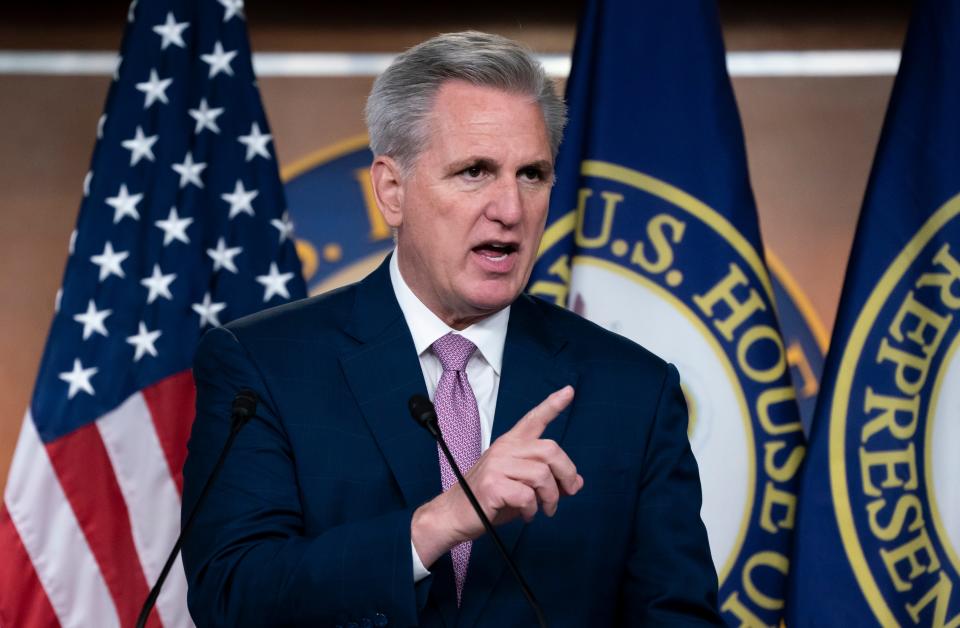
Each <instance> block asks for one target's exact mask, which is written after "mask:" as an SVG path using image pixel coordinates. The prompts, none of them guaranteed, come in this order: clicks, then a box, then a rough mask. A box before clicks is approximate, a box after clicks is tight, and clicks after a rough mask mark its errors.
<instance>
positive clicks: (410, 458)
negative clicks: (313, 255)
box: [340, 256, 457, 626]
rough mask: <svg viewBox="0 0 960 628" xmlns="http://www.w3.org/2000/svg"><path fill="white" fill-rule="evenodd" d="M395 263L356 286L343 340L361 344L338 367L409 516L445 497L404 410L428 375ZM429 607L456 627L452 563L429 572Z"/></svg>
mask: <svg viewBox="0 0 960 628" xmlns="http://www.w3.org/2000/svg"><path fill="white" fill-rule="evenodd" d="M389 262H390V256H387V259H386V260H384V262H383V263H382V264H381V265H380V267H379V268H378V269H377V270H376V271H374V272H373V273H372V274H371V275H370V276H369V277H367V278H366V279H364V280H363V281H362V282H361V283H360V284H359V285H358V286H357V299H356V302H355V305H354V310H353V313H352V315H351V318H350V324H349V326H348V327H347V329H346V332H347V333H348V334H349V335H350V336H352V337H353V338H354V339H356V340H357V341H358V344H357V345H356V346H354V347H351V348H350V349H348V350H346V351H344V352H343V353H341V355H340V365H341V367H342V368H343V372H344V376H345V377H346V380H347V383H348V385H349V386H350V389H351V391H352V392H353V395H354V398H355V399H356V400H357V404H358V405H359V406H360V411H361V412H362V413H363V418H364V420H365V421H366V422H367V425H368V426H369V428H370V431H371V432H372V433H373V437H374V439H375V440H376V441H377V445H378V447H379V448H380V451H381V452H382V454H383V457H384V458H385V459H386V461H387V465H388V466H389V467H390V471H391V472H392V473H393V477H394V479H395V480H396V482H397V485H398V486H399V487H400V492H401V493H402V494H403V499H404V501H405V502H406V504H407V507H408V508H417V507H418V506H420V505H421V504H423V503H425V502H427V501H429V500H431V499H433V498H434V497H436V496H437V495H439V494H440V491H441V488H442V486H441V483H440V463H439V458H438V456H439V453H438V451H437V444H436V442H434V440H433V439H432V438H431V437H430V435H429V434H428V433H427V432H426V431H425V430H424V429H423V428H421V427H420V426H419V425H417V424H416V423H415V422H414V421H413V419H412V418H410V415H409V413H408V410H407V401H408V400H409V399H410V396H411V395H413V394H421V395H424V396H426V394H427V390H426V386H425V384H424V381H423V370H422V369H421V367H420V360H419V358H418V357H417V351H416V348H415V347H414V345H413V337H412V336H411V335H410V329H409V327H407V324H406V321H405V320H404V318H403V312H402V311H401V310H400V305H399V304H398V303H397V299H396V296H395V294H394V292H393V285H392V283H391V280H390V268H389ZM431 572H432V576H431V577H432V578H433V583H432V584H431V586H430V597H429V602H428V603H429V604H435V605H436V607H437V609H438V610H439V612H440V614H441V616H442V618H443V621H444V623H445V624H446V625H447V626H454V625H455V624H456V621H457V603H456V600H457V594H456V589H455V588H454V578H453V563H452V561H451V560H450V555H449V554H447V555H445V556H443V557H441V558H440V560H438V561H437V562H436V563H435V564H434V565H433V566H432V568H431Z"/></svg>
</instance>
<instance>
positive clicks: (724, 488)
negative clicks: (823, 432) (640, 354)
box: [529, 0, 805, 625]
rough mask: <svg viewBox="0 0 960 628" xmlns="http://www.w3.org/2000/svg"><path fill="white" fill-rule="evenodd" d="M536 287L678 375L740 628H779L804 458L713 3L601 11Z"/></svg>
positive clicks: (573, 91)
mask: <svg viewBox="0 0 960 628" xmlns="http://www.w3.org/2000/svg"><path fill="white" fill-rule="evenodd" d="M567 98H568V102H569V104H570V123H569V127H568V129H567V132H566V135H565V138H564V143H563V145H562V147H561V150H560V156H559V159H558V170H557V183H556V186H555V189H554V194H553V198H552V201H551V207H550V217H549V220H548V226H547V230H546V233H545V236H544V241H543V243H542V245H541V257H540V258H539V260H538V263H537V266H536V267H535V269H534V276H533V278H532V280H531V283H530V286H529V289H530V291H531V292H533V293H534V294H538V295H540V296H543V297H545V298H549V299H553V300H555V301H557V302H560V303H567V304H568V306H569V307H570V308H572V309H573V310H575V311H577V312H579V313H581V314H583V315H584V316H586V317H588V318H590V319H592V320H593V321H595V322H597V323H599V324H601V325H603V326H605V327H607V328H609V329H612V330H614V331H617V332H619V333H621V334H623V335H625V336H627V337H629V338H632V339H634V340H636V341H638V342H640V343H641V344H643V345H644V346H646V347H648V348H649V349H651V350H653V351H654V352H656V353H658V354H659V355H661V356H663V357H664V358H666V359H668V360H670V361H671V362H674V363H675V364H676V365H677V367H678V368H679V371H680V375H681V380H682V382H683V387H684V392H685V394H686V397H687V401H688V405H689V409H690V418H691V420H690V426H689V434H690V440H691V445H692V447H693V451H694V454H695V455H696V458H697V461H698V463H699V466H700V479H701V483H702V486H703V494H704V502H703V509H702V517H703V519H704V522H705V524H706V526H707V532H708V535H709V538H710V545H711V551H712V554H713V559H714V564H715V565H716V568H717V572H718V574H719V578H720V606H721V610H722V614H723V617H724V618H725V620H726V621H727V622H729V623H730V624H731V625H769V624H776V623H778V621H779V619H780V618H781V615H782V612H783V608H784V603H785V601H784V598H785V595H784V593H785V588H786V576H787V572H788V570H789V554H790V547H791V543H792V535H793V527H794V521H795V513H796V503H797V476H798V470H799V468H800V465H801V461H802V459H803V456H804V453H805V450H804V440H803V432H802V427H801V421H800V418H799V414H798V409H797V405H796V394H795V391H794V387H793V385H792V383H791V373H790V369H789V367H788V362H787V356H786V350H785V347H784V343H783V341H782V339H781V335H780V332H779V329H778V326H777V321H776V317H775V312H774V295H773V290H772V287H771V281H770V277H769V274H768V271H767V268H766V265H765V263H764V256H763V246H762V243H761V239H760V231H759V228H758V224H757V214H756V208H755V206H754V200H753V194H752V191H751V188H750V182H749V177H748V174H747V163H746V156H745V150H744V143H743V134H742V130H741V127H740V119H739V115H738V113H737V108H736V104H735V101H734V97H733V92H732V88H731V84H730V79H729V77H728V75H727V71H726V65H725V53H724V47H723V41H722V38H721V33H720V25H719V19H718V16H717V9H716V5H715V3H714V2H712V1H707V0H699V1H691V2H658V1H652V0H651V1H637V0H608V1H605V2H604V1H600V0H594V1H591V2H588V3H587V7H586V9H585V13H584V16H583V18H582V21H581V23H580V27H579V31H578V35H577V43H576V49H575V52H574V58H573V68H572V73H571V76H570V80H569V83H568V85H567Z"/></svg>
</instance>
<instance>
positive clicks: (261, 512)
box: [181, 328, 430, 627]
mask: <svg viewBox="0 0 960 628" xmlns="http://www.w3.org/2000/svg"><path fill="white" fill-rule="evenodd" d="M194 378H195V381H196V385H197V414H196V419H195V422H194V426H193V430H192V433H191V436H190V442H189V446H188V455H187V461H186V464H185V466H184V492H183V497H184V499H183V509H182V515H181V520H182V521H183V522H186V520H187V516H188V514H189V513H190V512H191V511H192V509H193V507H194V504H195V503H196V501H197V498H198V496H199V495H200V492H201V490H202V489H203V485H204V483H205V482H206V481H207V478H208V476H209V475H210V472H211V470H212V468H213V466H214V463H215V462H216V460H217V457H218V456H219V455H220V451H221V449H222V448H223V445H224V443H225V442H226V439H227V435H228V433H229V425H230V407H231V403H232V400H233V397H234V396H235V395H236V393H237V391H239V390H240V389H241V388H244V387H247V388H251V389H253V390H254V391H255V392H256V393H257V395H258V397H259V398H260V401H259V405H258V406H257V411H256V415H255V417H254V418H253V419H252V420H251V421H250V422H249V423H248V424H247V425H246V426H245V427H244V428H243V429H242V430H241V431H240V433H239V435H238V436H237V438H236V441H235V443H234V446H233V449H232V451H231V452H230V453H229V454H228V456H227V458H226V461H225V464H224V465H223V469H222V471H221V472H220V475H219V476H218V477H217V478H216V481H215V483H214V485H213V486H212V488H211V491H210V496H209V498H208V500H207V502H206V504H205V505H204V506H203V507H202V509H201V510H200V511H199V512H198V514H197V517H196V521H195V523H194V528H193V530H192V533H191V534H190V536H189V538H188V539H187V540H186V541H185V543H184V545H183V564H184V569H185V571H186V576H187V583H188V587H189V592H188V604H189V608H190V613H191V615H192V616H193V618H194V621H195V622H196V624H197V626H199V627H204V626H267V625H270V626H293V625H311V626H333V625H336V624H338V623H347V622H351V621H352V622H358V623H361V622H362V623H366V622H363V619H364V618H368V619H370V620H371V622H372V623H373V624H374V625H381V624H382V622H383V620H384V618H385V619H386V620H387V621H388V622H389V625H391V626H411V625H415V624H416V623H417V608H418V605H420V604H419V603H418V599H419V600H420V601H421V602H422V601H423V600H424V599H425V593H426V591H425V589H426V587H429V580H430V578H427V579H426V580H425V581H421V582H420V583H418V584H417V585H416V586H415V585H414V581H413V565H412V556H411V549H410V548H411V545H410V519H411V516H412V510H398V511H395V512H389V513H387V514H384V515H380V516H377V517H374V518H370V519H367V520H361V521H354V522H349V523H345V524H343V525H340V526H337V527H334V528H330V529H327V530H325V531H324V532H323V533H322V534H320V535H319V536H313V537H308V536H305V534H304V524H303V514H302V506H301V502H300V497H299V488H298V478H297V475H296V471H295V466H294V461H293V459H292V450H291V447H290V444H289V440H288V438H287V434H286V432H285V430H284V426H283V423H282V422H281V421H280V419H279V417H278V416H277V410H276V405H275V404H274V403H273V400H272V399H271V395H270V391H269V390H268V389H267V386H266V383H265V380H264V378H263V377H262V375H261V374H260V372H259V371H258V369H257V365H256V364H255V362H254V360H253V359H252V358H251V357H250V356H249V355H248V354H247V352H246V351H245V350H244V348H243V347H242V346H241V344H240V343H239V342H238V340H237V338H236V337H235V336H234V334H232V333H231V332H230V331H229V330H226V329H222V328H221V329H215V330H213V331H211V332H209V333H207V334H206V335H205V336H204V338H203V340H202V341H201V343H200V346H199V349H198V352H197V356H196V360H195V363H194ZM418 594H419V595H418Z"/></svg>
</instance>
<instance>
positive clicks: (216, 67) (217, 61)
mask: <svg viewBox="0 0 960 628" xmlns="http://www.w3.org/2000/svg"><path fill="white" fill-rule="evenodd" d="M236 56H237V51H236V50H229V51H228V50H224V49H223V44H221V43H220V42H219V41H218V42H217V43H215V44H214V45H213V52H211V53H210V54H206V55H200V58H201V59H202V60H203V62H204V63H207V64H209V65H210V73H209V74H208V75H207V78H213V77H215V76H216V75H217V74H220V73H221V72H223V73H224V74H228V75H230V76H233V68H231V67H230V62H231V61H233V58H234V57H236Z"/></svg>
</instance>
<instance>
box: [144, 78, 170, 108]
mask: <svg viewBox="0 0 960 628" xmlns="http://www.w3.org/2000/svg"><path fill="white" fill-rule="evenodd" d="M170 83H173V79H172V78H166V79H161V78H160V77H159V76H157V71H156V70H155V69H154V70H150V79H149V80H147V81H144V82H143V83H137V89H139V90H140V91H141V92H143V93H144V97H143V108H144V109H149V108H150V105H152V104H153V103H155V102H157V101H158V100H159V101H160V102H162V103H163V104H165V105H166V104H168V103H169V102H170V101H169V100H167V88H168V87H170Z"/></svg>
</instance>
